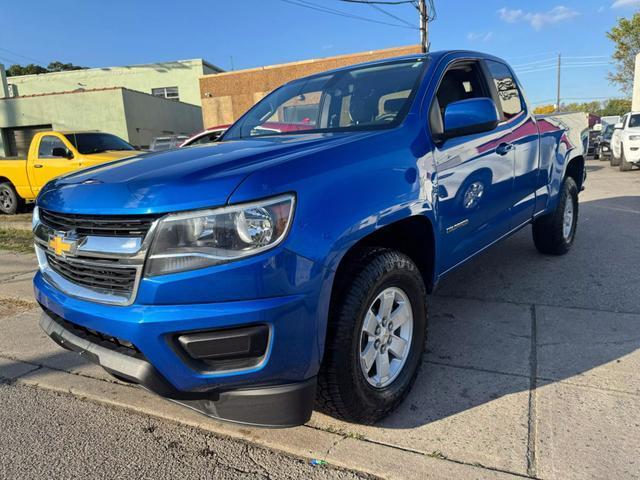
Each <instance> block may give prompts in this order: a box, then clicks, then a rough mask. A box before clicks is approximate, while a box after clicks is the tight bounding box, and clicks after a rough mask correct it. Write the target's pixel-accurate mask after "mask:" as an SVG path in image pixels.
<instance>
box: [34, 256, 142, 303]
mask: <svg viewBox="0 0 640 480" xmlns="http://www.w3.org/2000/svg"><path fill="white" fill-rule="evenodd" d="M45 255H46V257H47V262H48V264H49V267H51V269H52V270H53V271H54V272H56V273H58V274H59V275H61V276H62V277H64V278H66V279H67V280H69V281H70V282H73V283H75V284H77V285H82V286H84V287H87V288H91V289H94V290H98V291H101V292H104V293H116V294H126V295H131V294H132V292H133V289H134V287H135V284H136V277H137V273H138V270H137V269H136V268H135V267H131V266H128V267H121V266H118V262H117V261H109V260H107V259H100V260H99V261H98V259H91V260H85V259H77V258H64V257H58V256H56V255H53V254H52V253H50V252H46V253H45Z"/></svg>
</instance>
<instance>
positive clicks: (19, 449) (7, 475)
mask: <svg viewBox="0 0 640 480" xmlns="http://www.w3.org/2000/svg"><path fill="white" fill-rule="evenodd" d="M0 399H1V408H0V428H1V432H0V479H12V480H18V479H34V478H54V479H59V478H65V479H74V478H82V479H87V478H91V479H96V478H108V479H118V478H126V479H137V478H149V479H154V480H161V479H165V478H166V479H180V480H187V479H192V478H194V479H195V478H197V479H202V478H212V479H216V480H222V479H243V480H244V479H298V478H304V479H357V478H369V477H365V476H360V475H358V474H355V473H353V472H348V471H344V470H337V469H334V468H331V467H329V466H326V465H321V466H312V465H310V463H309V462H308V461H306V460H302V459H298V458H295V457H291V456H288V455H285V454H282V453H276V452H272V451H269V450H266V449H263V448H258V447H255V446H251V445H248V444H246V443H243V442H241V441H237V440H231V439H228V438H221V437H216V436H214V435H212V434H209V433H205V432H203V431H202V430H198V429H195V428H190V427H186V426H181V425H179V424H174V423H171V422H165V421H160V420H158V419H153V418H149V417H146V416H143V415H140V414H137V413H132V412H129V411H126V410H121V409H115V408H109V407H106V406H102V405H96V404H94V403H91V402H87V401H83V400H81V399H78V398H76V397H73V396H71V395H65V394H59V393H54V392H51V391H47V390H42V389H38V388H35V387H30V386H24V385H16V384H13V385H12V384H9V383H0ZM283 435H286V432H283Z"/></svg>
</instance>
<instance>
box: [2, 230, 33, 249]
mask: <svg viewBox="0 0 640 480" xmlns="http://www.w3.org/2000/svg"><path fill="white" fill-rule="evenodd" d="M0 250H11V251H13V252H19V253H33V233H32V232H31V230H18V229H17V228H0Z"/></svg>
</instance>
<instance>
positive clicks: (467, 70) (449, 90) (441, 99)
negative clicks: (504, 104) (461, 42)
mask: <svg viewBox="0 0 640 480" xmlns="http://www.w3.org/2000/svg"><path fill="white" fill-rule="evenodd" d="M482 97H491V95H490V94H489V91H488V89H487V86H486V83H485V80H484V75H483V74H482V72H481V70H480V67H479V65H478V63H477V62H465V63H462V64H456V65H454V66H453V67H451V68H450V69H449V70H447V72H446V73H445V74H444V76H443V77H442V80H441V81H440V85H439V86H438V91H437V92H436V96H435V101H434V102H433V104H432V105H431V110H430V112H429V122H430V124H431V131H432V133H435V134H437V133H442V132H443V131H444V122H443V118H444V111H445V109H446V108H447V106H448V105H449V104H451V103H454V102H458V101H460V100H467V99H470V98H482Z"/></svg>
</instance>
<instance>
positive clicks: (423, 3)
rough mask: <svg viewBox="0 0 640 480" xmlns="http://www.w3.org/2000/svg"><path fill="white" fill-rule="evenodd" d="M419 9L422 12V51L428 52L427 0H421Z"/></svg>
mask: <svg viewBox="0 0 640 480" xmlns="http://www.w3.org/2000/svg"><path fill="white" fill-rule="evenodd" d="M418 11H419V12H420V47H421V48H422V53H427V52H428V51H429V20H428V17H427V15H428V13H427V1H426V0H419V3H418Z"/></svg>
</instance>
